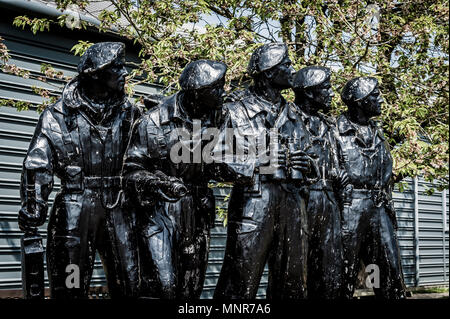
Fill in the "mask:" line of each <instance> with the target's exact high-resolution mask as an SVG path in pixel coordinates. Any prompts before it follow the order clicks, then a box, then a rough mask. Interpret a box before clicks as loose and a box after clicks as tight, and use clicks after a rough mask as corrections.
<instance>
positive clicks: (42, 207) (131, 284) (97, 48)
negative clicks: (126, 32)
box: [19, 42, 141, 298]
mask: <svg viewBox="0 0 450 319" xmlns="http://www.w3.org/2000/svg"><path fill="white" fill-rule="evenodd" d="M124 49H125V45H124V44H123V43H118V42H102V43H96V44H94V45H92V46H91V47H90V48H89V49H88V50H87V51H86V53H85V54H84V55H83V56H82V58H81V60H80V63H79V64H78V73H79V74H78V76H76V77H75V78H74V79H72V80H71V81H70V82H69V83H68V84H67V85H66V87H65V88H64V91H63V94H62V98H61V99H59V100H58V101H57V102H56V103H55V104H53V105H51V106H49V107H48V108H47V109H45V110H44V112H43V113H42V114H41V116H40V118H39V122H38V124H37V127H36V130H35V133H34V136H33V138H32V140H31V143H30V146H29V149H28V153H27V155H26V157H25V160H24V163H23V171H22V183H21V198H22V208H21V210H20V212H19V226H20V228H21V229H22V230H24V231H27V230H29V229H30V228H33V227H38V226H40V225H42V224H43V223H44V222H45V220H46V216H47V207H48V204H47V203H48V196H49V194H50V193H51V191H52V189H53V178H54V176H57V177H58V178H59V179H61V191H60V192H58V194H57V195H56V197H55V201H54V204H53V207H52V211H51V214H50V219H49V224H48V239H47V265H48V276H49V281H50V291H51V297H52V298H86V297H87V295H88V290H89V283H90V280H91V275H92V270H93V266H94V259H95V253H96V251H98V252H99V255H100V257H101V259H102V262H103V267H104V269H105V273H106V277H107V283H108V289H109V293H110V295H111V297H112V298H116V297H134V296H137V292H138V287H137V286H138V282H139V277H138V264H137V253H136V251H137V249H136V240H135V238H134V234H135V231H134V230H133V227H134V226H133V225H134V223H135V221H134V216H133V215H131V214H128V213H125V212H124V209H123V207H122V201H121V198H122V196H121V192H120V186H121V182H120V173H121V169H122V164H123V163H122V159H123V155H124V153H125V149H126V146H127V145H128V142H129V138H130V136H131V134H130V133H131V127H132V125H133V123H134V121H135V120H136V119H137V118H138V117H139V116H140V113H141V111H140V110H139V109H138V108H137V107H135V106H133V105H132V104H131V103H130V102H129V101H128V100H127V98H126V95H125V91H124V85H125V76H126V75H127V71H126V69H125V52H124ZM77 269H78V270H79V286H78V280H77V278H73V279H71V278H68V276H69V275H70V274H71V273H72V275H74V276H76V275H77V273H78V271H77ZM67 279H69V280H67ZM68 281H69V283H71V284H67V282H68Z"/></svg>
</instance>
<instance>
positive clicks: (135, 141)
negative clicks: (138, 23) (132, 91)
mask: <svg viewBox="0 0 450 319" xmlns="http://www.w3.org/2000/svg"><path fill="white" fill-rule="evenodd" d="M226 70H227V67H226V65H225V64H223V63H221V62H215V61H210V60H199V61H194V62H191V63H190V64H188V65H187V66H186V68H185V69H184V70H183V72H182V74H181V76H180V80H179V83H180V86H181V91H180V92H178V93H176V94H174V95H172V96H170V97H168V98H166V99H164V100H163V101H162V102H161V104H160V105H159V106H158V107H156V108H153V109H151V110H149V111H148V112H147V113H146V114H145V115H144V116H143V117H142V119H141V120H140V121H139V122H138V123H137V125H136V126H135V128H134V130H133V138H132V141H131V143H130V145H129V148H128V151H127V153H126V158H125V164H124V187H125V191H126V193H127V194H129V196H130V200H131V201H133V202H135V203H139V206H140V207H137V208H136V209H137V210H139V211H140V212H139V214H138V225H139V237H140V239H141V242H140V251H141V255H140V256H141V257H140V259H141V261H142V263H141V266H142V269H141V272H142V281H143V292H142V293H143V295H144V296H147V297H159V298H171V299H173V298H183V299H186V298H190V299H192V298H199V297H200V294H201V292H202V289H203V282H204V279H205V273H206V267H207V260H208V251H209V240H210V228H211V227H213V225H214V220H215V201H214V196H213V193H212V190H211V189H210V188H208V181H209V180H210V179H211V174H210V173H209V169H210V167H211V168H212V166H209V165H206V164H205V163H204V162H202V161H201V160H200V161H194V160H193V159H191V158H190V156H192V155H193V154H188V155H189V157H188V161H181V162H179V161H178V160H175V158H174V155H177V154H178V152H173V150H174V149H176V148H177V145H180V143H181V142H182V143H184V145H185V146H186V148H185V150H186V149H187V150H188V151H189V150H193V148H194V147H193V146H192V147H191V144H192V142H193V143H194V144H195V143H196V142H195V141H191V140H188V141H183V140H182V141H180V136H179V133H180V132H182V131H183V130H184V131H185V132H192V131H193V126H195V123H193V122H194V120H201V130H205V129H207V128H208V127H213V126H215V121H214V119H215V113H216V109H218V108H220V107H221V106H222V98H223V97H222V96H223V94H224V89H223V87H224V83H225V73H226ZM196 145H197V144H196ZM197 146H198V145H197ZM174 153H176V154H174ZM186 191H187V193H186Z"/></svg>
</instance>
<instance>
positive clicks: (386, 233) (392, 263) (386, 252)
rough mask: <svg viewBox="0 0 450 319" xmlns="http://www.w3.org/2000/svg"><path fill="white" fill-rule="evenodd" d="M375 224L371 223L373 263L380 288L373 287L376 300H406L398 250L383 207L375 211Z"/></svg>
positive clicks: (395, 237) (392, 229) (389, 221)
mask: <svg viewBox="0 0 450 319" xmlns="http://www.w3.org/2000/svg"><path fill="white" fill-rule="evenodd" d="M375 216H376V217H377V222H374V223H373V226H374V229H372V233H373V234H374V235H373V236H374V241H373V243H374V245H375V247H373V249H372V250H373V252H374V258H373V262H372V263H374V264H376V265H377V266H378V268H379V275H380V282H379V283H380V286H379V288H376V287H374V292H375V295H376V296H377V298H383V299H403V298H406V294H405V284H404V279H403V271H402V264H401V258H400V250H399V246H398V241H397V236H396V233H395V230H394V227H393V225H392V221H391V219H390V218H389V216H388V214H387V213H386V211H385V209H384V207H379V208H378V209H377V214H376V215H375Z"/></svg>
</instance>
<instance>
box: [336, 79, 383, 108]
mask: <svg viewBox="0 0 450 319" xmlns="http://www.w3.org/2000/svg"><path fill="white" fill-rule="evenodd" d="M377 85H378V80H377V79H376V78H374V77H366V76H361V77H357V78H354V79H351V80H350V81H348V82H347V84H345V86H344V88H343V89H342V92H341V98H342V100H343V101H344V102H345V103H349V102H356V101H360V100H362V99H364V98H365V97H366V96H368V95H369V94H370V93H372V91H373V90H374V89H375V87H376V86H377Z"/></svg>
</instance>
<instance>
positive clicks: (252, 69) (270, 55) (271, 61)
mask: <svg viewBox="0 0 450 319" xmlns="http://www.w3.org/2000/svg"><path fill="white" fill-rule="evenodd" d="M286 56H288V48H287V45H286V44H284V43H268V44H264V45H262V46H260V47H258V48H257V49H256V50H255V51H254V52H253V54H252V56H251V57H250V62H249V63H248V68H247V71H248V73H249V74H250V76H254V75H257V74H259V73H261V72H264V71H266V70H269V69H271V68H273V67H274V66H276V65H278V64H280V63H281V61H283V59H284V58H285V57H286Z"/></svg>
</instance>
